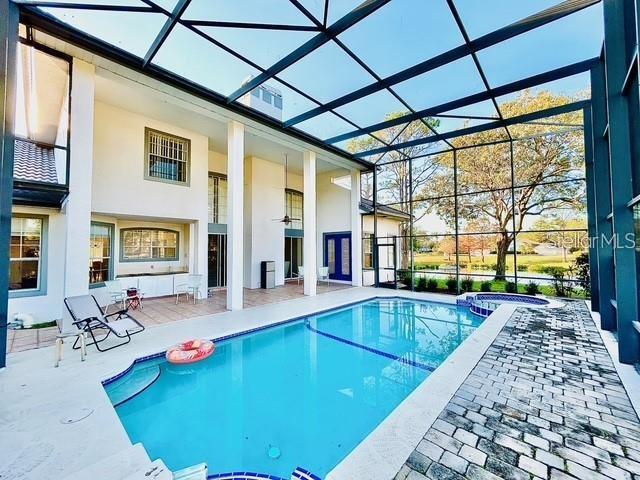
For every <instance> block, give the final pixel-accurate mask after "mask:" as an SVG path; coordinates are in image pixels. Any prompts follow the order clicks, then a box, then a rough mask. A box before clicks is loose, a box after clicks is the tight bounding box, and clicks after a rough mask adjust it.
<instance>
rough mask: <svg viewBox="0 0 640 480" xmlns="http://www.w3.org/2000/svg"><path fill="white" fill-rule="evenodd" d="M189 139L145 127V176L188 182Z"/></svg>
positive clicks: (153, 178) (154, 178) (167, 180)
mask: <svg viewBox="0 0 640 480" xmlns="http://www.w3.org/2000/svg"><path fill="white" fill-rule="evenodd" d="M190 151H191V141H190V140H189V139H186V138H181V137H176V136H174V135H170V134H168V133H163V132H159V131H157V130H152V129H150V128H147V129H146V152H147V155H146V157H147V158H146V178H147V179H150V180H160V181H163V182H169V183H181V184H188V183H189V158H190Z"/></svg>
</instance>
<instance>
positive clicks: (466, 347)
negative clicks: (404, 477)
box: [325, 298, 535, 480]
mask: <svg viewBox="0 0 640 480" xmlns="http://www.w3.org/2000/svg"><path fill="white" fill-rule="evenodd" d="M452 300H453V301H452V303H453V304H454V305H455V298H454V299H452ZM519 307H522V305H514V304H503V305H500V306H499V307H498V309H497V310H496V311H495V312H494V313H492V314H491V315H490V316H489V317H487V318H486V319H485V320H484V322H483V323H482V324H481V325H480V326H479V327H478V328H477V329H476V330H475V331H474V332H473V333H472V334H471V335H469V336H468V337H467V338H466V339H465V340H464V341H463V342H462V343H461V344H460V346H458V348H456V349H455V350H454V351H453V353H452V354H451V355H449V356H448V357H447V359H446V360H445V362H444V363H442V364H441V365H440V366H439V367H438V368H436V370H435V371H434V372H433V373H431V375H429V376H428V377H427V378H426V380H425V381H423V382H422V383H421V384H420V385H418V387H416V389H415V390H414V391H413V392H412V393H411V394H409V395H408V396H407V397H406V398H405V399H404V400H403V401H402V402H401V403H400V404H399V405H398V406H397V407H396V408H395V409H394V410H393V411H392V412H391V413H390V414H389V415H388V416H387V418H385V419H384V420H383V421H382V422H381V423H380V424H378V426H377V427H376V428H375V429H374V430H373V431H372V432H371V433H370V434H369V435H367V437H366V438H365V439H364V440H363V441H362V442H360V444H359V445H358V446H357V447H356V448H355V449H354V450H352V451H351V453H349V454H348V455H347V456H346V457H345V458H344V459H343V460H342V461H341V462H340V463H339V464H338V465H336V466H335V467H334V468H333V470H331V471H330V472H329V473H328V474H327V476H326V477H325V480H352V479H355V478H366V479H367V480H378V479H379V480H389V479H391V478H394V477H395V475H396V474H397V473H398V471H399V470H400V468H401V467H402V465H403V464H404V463H405V462H406V460H407V458H408V457H409V455H411V453H412V452H413V450H414V449H415V447H416V446H417V445H418V443H420V441H421V440H422V438H423V436H424V434H425V433H426V432H427V430H429V428H430V427H431V426H432V424H433V423H434V422H435V420H436V419H437V417H438V415H439V414H440V412H442V410H444V408H445V407H446V405H447V404H448V403H449V401H450V400H451V398H452V397H453V395H454V394H455V392H456V391H457V390H458V388H459V387H460V386H461V385H462V383H463V382H464V380H465V379H466V378H467V376H468V375H469V374H470V373H471V371H472V370H473V368H474V367H475V366H476V365H477V363H478V362H479V361H480V359H481V358H482V357H483V356H484V354H485V353H486V351H487V349H488V348H489V347H490V346H491V344H492V343H493V342H494V340H495V339H496V337H497V336H498V334H499V333H500V331H502V329H503V328H504V326H505V325H506V324H507V322H508V321H509V319H510V318H511V316H512V315H513V313H514V312H515V311H516V309H517V308H519ZM529 308H535V307H529Z"/></svg>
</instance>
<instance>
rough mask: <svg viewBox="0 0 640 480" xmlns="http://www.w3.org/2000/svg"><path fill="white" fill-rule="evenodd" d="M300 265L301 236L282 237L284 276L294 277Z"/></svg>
mask: <svg viewBox="0 0 640 480" xmlns="http://www.w3.org/2000/svg"><path fill="white" fill-rule="evenodd" d="M300 265H302V238H300V237H284V278H285V279H286V278H296V277H297V276H298V267H299V266H300Z"/></svg>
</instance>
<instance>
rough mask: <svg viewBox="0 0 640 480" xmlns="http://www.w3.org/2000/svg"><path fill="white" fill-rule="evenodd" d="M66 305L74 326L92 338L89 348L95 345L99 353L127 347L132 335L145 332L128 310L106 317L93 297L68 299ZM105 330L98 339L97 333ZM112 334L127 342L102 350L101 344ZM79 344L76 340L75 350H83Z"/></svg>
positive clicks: (81, 296)
mask: <svg viewBox="0 0 640 480" xmlns="http://www.w3.org/2000/svg"><path fill="white" fill-rule="evenodd" d="M64 304H65V306H66V307H67V310H68V311H69V313H70V314H71V318H73V324H74V325H75V326H76V327H78V329H79V330H82V331H83V332H85V333H87V334H89V336H90V337H91V340H92V341H91V342H89V343H87V346H89V345H95V346H96V348H97V349H98V351H99V352H106V351H107V350H111V349H113V348H116V347H120V346H122V345H125V344H127V343H129V342H130V341H131V335H135V334H136V333H140V332H142V331H143V330H144V327H143V326H142V324H140V323H139V322H138V321H137V320H136V319H135V318H133V317H130V316H129V315H128V314H127V310H120V311H118V312H114V313H110V314H108V315H105V313H104V312H103V311H102V308H101V307H100V305H99V304H98V301H97V300H96V297H94V296H93V295H78V296H75V297H67V298H65V299H64ZM104 330H106V334H104V336H103V337H102V338H100V339H98V338H96V331H104ZM112 333H113V334H114V335H115V336H116V337H118V338H121V339H126V341H123V342H120V343H118V344H116V345H112V346H111V347H108V348H100V343H102V342H104V341H105V340H106V339H107V338H108V337H109V335H111V334H112ZM77 344H78V340H77V339H76V341H75V342H74V343H73V349H74V350H77V349H79V348H81V346H78V345H77Z"/></svg>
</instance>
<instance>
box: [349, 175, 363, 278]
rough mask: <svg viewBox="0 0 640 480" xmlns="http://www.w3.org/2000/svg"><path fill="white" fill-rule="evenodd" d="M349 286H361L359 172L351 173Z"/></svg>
mask: <svg viewBox="0 0 640 480" xmlns="http://www.w3.org/2000/svg"><path fill="white" fill-rule="evenodd" d="M351 285H353V286H354V287H361V286H362V216H361V215H360V171H359V170H352V171H351Z"/></svg>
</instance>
